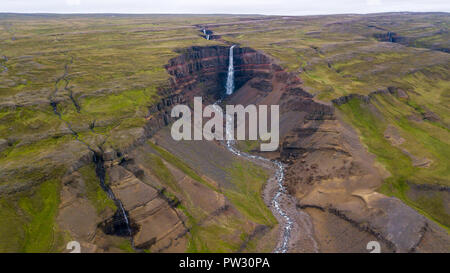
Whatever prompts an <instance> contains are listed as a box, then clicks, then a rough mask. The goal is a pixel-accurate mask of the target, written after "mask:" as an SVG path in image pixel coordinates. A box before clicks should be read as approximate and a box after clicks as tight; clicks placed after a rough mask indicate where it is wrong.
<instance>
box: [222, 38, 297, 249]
mask: <svg viewBox="0 0 450 273" xmlns="http://www.w3.org/2000/svg"><path fill="white" fill-rule="evenodd" d="M234 47H235V45H232V46H231V47H230V57H229V64H228V76H227V82H226V86H225V88H226V92H225V93H226V95H227V96H229V95H231V94H233V92H234V66H233V48H234ZM220 102H221V100H219V101H217V102H216V103H214V105H217V104H218V103H220ZM225 118H226V121H227V122H226V128H225V130H226V131H225V132H226V139H227V140H226V142H225V143H226V148H227V149H228V151H230V152H231V153H233V154H235V155H237V156H239V157H243V158H246V159H248V160H260V161H263V162H266V163H269V164H272V165H273V166H274V167H275V168H276V172H275V175H274V178H275V179H276V181H277V185H278V189H277V192H276V194H275V196H274V197H273V199H272V201H271V203H272V206H273V207H274V208H275V211H276V212H277V213H278V214H279V215H280V216H281V217H282V218H283V219H284V223H283V226H284V227H283V235H282V241H281V245H280V246H279V247H277V248H276V249H275V252H276V253H286V252H287V251H288V245H289V240H290V237H291V230H292V225H293V221H292V219H291V218H290V217H289V216H288V214H287V213H286V212H285V211H284V210H283V209H282V208H281V205H280V198H281V197H282V195H283V194H286V188H285V187H284V185H283V180H284V166H283V163H281V162H280V161H277V160H270V159H267V158H265V157H262V156H257V155H251V154H248V153H245V152H242V151H239V150H238V149H237V148H236V147H235V144H236V142H235V140H230V139H234V136H233V135H232V131H233V130H231V127H230V126H233V125H234V123H233V117H232V116H230V115H226V116H225ZM269 180H270V179H269Z"/></svg>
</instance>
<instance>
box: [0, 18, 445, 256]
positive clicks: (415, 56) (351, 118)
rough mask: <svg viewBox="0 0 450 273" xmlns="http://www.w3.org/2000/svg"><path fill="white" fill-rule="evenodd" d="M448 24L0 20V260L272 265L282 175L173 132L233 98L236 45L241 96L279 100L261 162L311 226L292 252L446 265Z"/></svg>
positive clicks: (242, 99) (250, 148)
mask: <svg viewBox="0 0 450 273" xmlns="http://www.w3.org/2000/svg"><path fill="white" fill-rule="evenodd" d="M449 28H450V15H449V14H448V13H380V14H368V15H328V16H301V17H295V16H257V15H255V16H248V15H247V16H244V15H242V16H238V15H210V16H208V15H120V14H103V15H95V14H92V15H52V14H48V15H46V14H35V15H30V14H7V13H4V14H0V252H63V251H67V250H66V244H67V242H69V241H72V240H76V241H79V242H80V243H81V245H82V250H83V251H86V252H136V251H145V252H272V251H273V250H274V249H275V248H276V247H277V245H278V244H279V241H280V234H281V230H282V226H283V223H282V222H280V219H279V218H277V215H274V213H273V210H272V208H271V202H270V198H269V197H268V196H271V194H272V193H271V188H270V187H269V186H266V185H269V184H266V183H268V182H267V181H268V179H269V180H270V178H271V177H272V176H273V174H274V171H275V170H274V169H273V167H271V166H268V165H266V166H265V165H264V164H260V162H256V161H249V160H245V159H243V158H240V157H237V156H235V155H233V154H231V153H230V152H229V151H228V150H227V149H226V148H225V147H224V145H222V143H219V142H214V141H213V142H209V141H192V142H189V141H185V142H183V141H182V142H175V141H173V140H172V139H171V137H170V123H171V122H172V120H171V118H170V110H171V107H172V106H173V105H175V104H178V103H186V104H189V105H190V104H192V97H193V96H194V95H203V96H204V97H205V99H204V100H205V101H206V102H211V103H212V102H214V100H215V99H217V98H219V97H220V94H223V92H224V88H225V87H224V83H225V82H224V77H225V76H224V75H226V69H227V67H226V66H227V65H228V58H229V57H228V48H229V47H230V46H231V45H233V44H235V45H237V47H236V49H235V55H236V56H235V66H236V71H237V72H236V75H237V76H236V81H237V84H236V87H237V89H236V91H235V94H233V96H232V97H230V98H229V101H230V102H233V103H236V104H238V103H240V104H250V103H254V104H279V105H280V113H281V116H280V129H281V133H280V134H281V135H280V147H279V149H278V150H277V151H276V152H274V153H270V154H269V153H268V154H264V153H258V154H260V155H262V156H265V157H268V158H272V159H277V160H280V161H282V162H283V164H285V166H286V178H285V181H284V185H285V187H286V188H287V190H288V193H289V195H290V196H291V197H292V198H291V199H289V200H288V199H286V200H284V201H283V202H284V204H285V206H286V207H289V210H290V213H291V215H302V216H299V220H298V221H297V220H296V221H297V222H296V223H298V226H296V228H297V229H294V231H293V233H294V234H293V235H291V239H292V241H291V242H290V246H289V251H291V252H312V251H319V252H367V250H366V243H367V242H368V241H370V240H379V241H380V242H381V243H382V250H385V251H386V252H388V251H389V252H392V251H394V252H407V251H411V252H414V251H418V252H449V251H450V236H449V233H448V232H449V229H450V166H449V162H450V161H449V157H450V131H449V129H450V108H449V105H450V73H449V71H450V55H449V53H450V32H449ZM203 29H205V30H206V32H207V34H208V35H210V38H211V39H210V40H207V39H205V38H206V36H205V34H204V33H203ZM256 144H258V143H255V142H252V141H246V142H240V143H238V145H237V146H238V147H239V149H240V150H243V151H247V152H250V153H257V151H255V148H256V147H258V146H259V145H256ZM108 189H109V190H110V191H111V192H112V193H113V195H114V197H115V198H111V194H110V193H109V192H108ZM122 205H123V208H124V211H126V214H127V217H128V218H129V219H130V225H129V227H131V231H130V233H131V234H129V233H127V232H125V233H124V227H123V219H122V218H123V215H122V216H121V209H120V208H121V206H122ZM305 215H306V216H305ZM301 217H307V218H301ZM300 218H301V219H300ZM296 219H297V218H296ZM302 219H303V220H304V219H309V220H308V221H309V223H310V224H309V225H306V226H308V230H309V231H308V232H307V233H308V234H309V235H308V237H307V238H306V237H302V236H303V235H301V234H305V233H306V232H305V228H306V226H302V224H301V223H303V224H304V222H302ZM121 221H122V222H121ZM296 234H297V235H296ZM130 235H131V236H130Z"/></svg>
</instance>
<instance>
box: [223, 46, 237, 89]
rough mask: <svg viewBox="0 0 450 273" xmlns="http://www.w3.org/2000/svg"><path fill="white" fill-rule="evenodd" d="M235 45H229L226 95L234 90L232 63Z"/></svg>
mask: <svg viewBox="0 0 450 273" xmlns="http://www.w3.org/2000/svg"><path fill="white" fill-rule="evenodd" d="M235 46H236V45H232V46H231V47H230V60H229V62H228V76H227V83H226V85H225V90H226V94H227V96H229V95H231V94H233V91H234V65H233V48H234V47H235Z"/></svg>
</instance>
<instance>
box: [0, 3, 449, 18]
mask: <svg viewBox="0 0 450 273" xmlns="http://www.w3.org/2000/svg"><path fill="white" fill-rule="evenodd" d="M388 11H419V12H425V11H444V12H450V1H448V0H428V1H427V0H421V1H419V0H340V1H336V0H316V1H311V0H249V1H243V0H222V1H214V0H191V1H186V0H39V1H36V0H1V5H0V12H57V13H97V12H98V13H102V12H109V13H204V14H211V13H234V14H280V15H309V14H335V13H374V12H388Z"/></svg>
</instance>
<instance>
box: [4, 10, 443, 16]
mask: <svg viewBox="0 0 450 273" xmlns="http://www.w3.org/2000/svg"><path fill="white" fill-rule="evenodd" d="M392 13H397V14H398V13H419V14H425V13H450V11H383V12H369V13H362V12H354V13H317V14H295V15H293V14H263V13H176V12H175V13H173V12H167V13H165V12H160V13H137V12H127V13H121V12H41V11H38V12H14V11H0V15H6V14H11V15H212V16H220V15H232V16H287V17H299V16H326V15H371V14H373V15H375V14H392Z"/></svg>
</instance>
